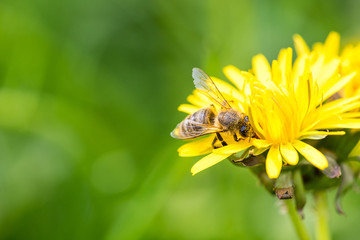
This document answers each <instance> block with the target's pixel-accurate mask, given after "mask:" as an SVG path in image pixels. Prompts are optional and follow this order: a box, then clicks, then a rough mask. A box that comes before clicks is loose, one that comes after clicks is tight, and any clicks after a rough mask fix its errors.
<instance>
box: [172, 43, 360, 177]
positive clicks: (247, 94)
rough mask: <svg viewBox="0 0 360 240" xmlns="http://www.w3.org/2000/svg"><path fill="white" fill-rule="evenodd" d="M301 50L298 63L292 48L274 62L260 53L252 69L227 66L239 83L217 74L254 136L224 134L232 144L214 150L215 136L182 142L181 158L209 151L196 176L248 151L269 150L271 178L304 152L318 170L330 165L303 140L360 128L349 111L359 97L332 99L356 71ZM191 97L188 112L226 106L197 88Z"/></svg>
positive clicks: (227, 72) (218, 82)
mask: <svg viewBox="0 0 360 240" xmlns="http://www.w3.org/2000/svg"><path fill="white" fill-rule="evenodd" d="M302 46H303V47H305V45H302ZM329 48H330V47H329ZM302 51H304V53H303V54H299V56H298V58H297V59H296V60H295V62H294V64H293V63H292V49H291V48H288V49H283V50H281V51H280V53H279V56H278V59H277V60H274V61H273V62H272V64H271V65H270V64H269V62H268V61H267V60H266V58H265V57H264V56H263V55H257V56H255V57H254V58H253V68H252V71H251V72H244V71H240V70H239V69H237V68H235V67H234V66H227V67H225V68H224V73H225V75H226V76H227V78H228V79H229V80H230V81H231V82H232V83H233V85H234V86H233V85H230V84H228V83H226V82H224V81H222V80H220V79H217V78H212V79H213V80H214V82H215V83H216V85H217V87H218V89H219V91H220V92H221V93H223V95H224V97H225V98H226V99H227V100H228V101H229V102H230V103H231V104H232V106H233V107H234V108H236V109H237V110H238V111H240V112H242V113H244V114H246V115H247V116H248V118H249V120H250V123H251V126H252V128H253V131H254V132H255V137H253V138H250V139H248V138H246V139H243V140H240V141H238V142H236V141H235V140H234V139H233V138H232V137H231V136H227V135H226V134H225V135H224V140H225V141H226V143H227V146H218V148H216V149H213V147H212V145H211V143H212V141H213V139H214V136H213V134H211V135H210V136H208V137H205V138H202V139H200V140H195V141H193V142H191V143H187V144H185V145H183V146H182V147H180V148H179V149H178V151H179V155H180V156H197V155H204V154H208V155H206V156H205V157H203V158H202V159H201V160H199V161H198V162H197V163H196V164H195V165H194V166H193V167H192V169H191V172H192V173H193V174H196V173H198V172H200V171H202V170H204V169H206V168H208V167H210V166H213V165H214V164H216V163H218V162H220V161H222V160H224V159H226V158H228V157H229V156H231V155H232V154H234V153H238V152H246V151H247V152H250V153H251V154H253V155H258V154H261V153H263V152H265V151H266V150H269V151H268V152H267V156H266V161H265V167H266V172H267V174H268V176H269V177H270V178H277V177H278V176H279V174H280V172H281V169H282V167H283V165H284V164H285V165H287V164H289V165H296V164H297V163H298V161H299V153H300V154H301V155H302V156H303V157H304V158H305V159H307V160H308V161H309V162H310V163H311V164H313V165H314V166H315V167H317V168H319V169H325V168H326V167H327V166H328V162H327V160H326V158H325V156H324V155H323V154H322V153H321V152H320V151H318V150H317V149H316V148H314V147H313V146H311V145H309V144H308V143H306V142H304V141H303V140H304V139H321V138H324V137H325V136H327V135H343V134H345V132H344V131H329V130H334V129H343V128H360V120H359V119H358V118H356V117H354V116H353V115H351V114H350V113H348V112H349V111H351V110H353V109H355V108H358V107H359V106H360V102H359V98H360V97H353V98H350V99H342V98H341V99H337V100H334V101H327V100H328V99H329V97H330V96H332V95H333V94H334V93H336V92H338V91H339V90H340V89H342V88H343V87H344V86H345V85H346V84H348V83H349V82H350V81H351V79H352V78H353V77H354V76H355V72H351V73H349V74H347V75H341V74H339V64H340V60H339V58H336V57H334V58H333V59H327V60H326V61H325V56H323V55H322V54H321V52H320V51H319V52H318V53H317V54H318V55H317V56H316V57H314V56H313V55H311V54H310V52H309V51H308V49H305V48H304V49H302ZM187 100H188V101H189V103H190V104H183V105H181V106H180V107H179V110H180V111H184V112H186V113H188V114H192V113H194V112H196V111H197V110H199V109H201V108H203V107H206V106H209V105H211V104H213V105H214V106H215V108H217V110H219V108H221V106H219V104H216V103H214V101H213V100H212V99H211V98H209V97H207V96H206V95H204V94H202V92H201V91H200V90H198V89H197V90H195V91H194V92H193V94H192V95H190V96H189V97H188V99H187ZM249 150H250V151H249Z"/></svg>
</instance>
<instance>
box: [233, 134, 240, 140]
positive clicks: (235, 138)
mask: <svg viewBox="0 0 360 240" xmlns="http://www.w3.org/2000/svg"><path fill="white" fill-rule="evenodd" d="M233 137H234V140H235V141H236V142H238V141H240V138H238V137H237V135H236V133H234V135H233Z"/></svg>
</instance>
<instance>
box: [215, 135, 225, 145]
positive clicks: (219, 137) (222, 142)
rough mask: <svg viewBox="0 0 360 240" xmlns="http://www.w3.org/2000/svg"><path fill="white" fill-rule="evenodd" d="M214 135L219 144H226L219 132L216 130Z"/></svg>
mask: <svg viewBox="0 0 360 240" xmlns="http://www.w3.org/2000/svg"><path fill="white" fill-rule="evenodd" d="M216 137H217V139H219V141H220V142H221V145H223V147H225V146H227V143H226V142H225V141H224V139H223V138H222V136H221V135H220V133H218V132H217V133H216Z"/></svg>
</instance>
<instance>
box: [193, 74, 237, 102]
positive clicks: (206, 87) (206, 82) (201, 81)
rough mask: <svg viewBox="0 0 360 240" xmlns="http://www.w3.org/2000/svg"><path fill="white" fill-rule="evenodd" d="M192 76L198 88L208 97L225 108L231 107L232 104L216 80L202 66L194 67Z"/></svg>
mask: <svg viewBox="0 0 360 240" xmlns="http://www.w3.org/2000/svg"><path fill="white" fill-rule="evenodd" d="M192 77H193V79H194V85H195V87H196V88H197V89H199V90H201V91H203V92H204V93H205V94H206V95H207V96H208V97H210V98H212V99H213V100H214V101H215V102H216V103H218V104H219V105H220V106H222V107H225V108H231V106H230V104H229V102H228V101H226V99H225V98H224V96H223V95H222V94H221V92H220V91H219V89H218V88H217V86H216V85H215V83H214V81H213V80H212V79H211V78H210V77H209V76H208V75H207V74H206V73H205V72H204V71H203V70H201V69H200V68H193V70H192Z"/></svg>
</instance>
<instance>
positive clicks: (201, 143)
mask: <svg viewBox="0 0 360 240" xmlns="http://www.w3.org/2000/svg"><path fill="white" fill-rule="evenodd" d="M213 140H214V136H209V137H205V138H202V139H199V140H196V141H193V142H190V143H187V144H184V145H182V146H181V147H180V148H179V149H178V152H179V156H180V157H193V156H199V155H204V154H207V153H211V151H212V149H213V148H212V146H211V143H212V141H213Z"/></svg>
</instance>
